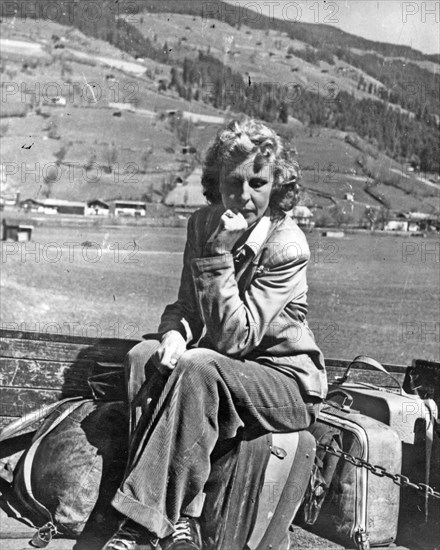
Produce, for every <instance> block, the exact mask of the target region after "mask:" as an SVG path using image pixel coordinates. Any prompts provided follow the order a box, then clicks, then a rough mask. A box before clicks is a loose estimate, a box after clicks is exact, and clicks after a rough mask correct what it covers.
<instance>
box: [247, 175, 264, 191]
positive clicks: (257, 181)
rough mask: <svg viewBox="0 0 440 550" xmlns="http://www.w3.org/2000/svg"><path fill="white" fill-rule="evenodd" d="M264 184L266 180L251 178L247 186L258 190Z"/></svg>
mask: <svg viewBox="0 0 440 550" xmlns="http://www.w3.org/2000/svg"><path fill="white" fill-rule="evenodd" d="M266 183H267V180H265V179H261V178H252V179H251V180H249V186H250V187H252V189H258V188H259V187H262V186H263V185H266Z"/></svg>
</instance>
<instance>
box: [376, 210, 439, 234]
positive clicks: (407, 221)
mask: <svg viewBox="0 0 440 550" xmlns="http://www.w3.org/2000/svg"><path fill="white" fill-rule="evenodd" d="M384 229H385V230H386V231H410V232H415V231H439V230H440V219H439V217H438V216H433V215H432V214H426V213H425V212H402V213H400V214H397V216H395V217H393V218H390V219H389V220H388V221H387V223H386V224H385V227H384Z"/></svg>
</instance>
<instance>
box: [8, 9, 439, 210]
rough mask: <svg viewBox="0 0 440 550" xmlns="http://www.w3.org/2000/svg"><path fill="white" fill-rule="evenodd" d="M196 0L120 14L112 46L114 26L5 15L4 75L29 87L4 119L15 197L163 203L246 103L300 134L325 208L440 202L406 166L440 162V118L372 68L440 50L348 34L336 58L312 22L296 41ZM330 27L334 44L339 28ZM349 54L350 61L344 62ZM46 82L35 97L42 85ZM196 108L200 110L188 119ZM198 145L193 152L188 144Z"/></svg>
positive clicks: (426, 177)
mask: <svg viewBox="0 0 440 550" xmlns="http://www.w3.org/2000/svg"><path fill="white" fill-rule="evenodd" d="M185 4H187V3H186V2H184V3H178V4H176V3H175V2H162V3H161V4H160V5H159V4H157V3H156V2H153V3H152V2H145V3H142V7H143V8H146V9H149V10H150V11H147V12H143V13H139V14H138V15H136V16H135V17H133V16H132V17H130V18H129V17H126V16H125V17H124V16H123V15H121V16H120V17H119V19H118V18H116V22H114V21H113V23H114V24H115V25H116V28H117V29H118V32H117V33H116V35H117V36H115V35H112V34H111V33H107V38H108V39H109V41H110V42H112V43H110V42H109V41H108V40H104V39H102V38H99V37H96V36H94V35H102V34H103V33H104V30H105V26H103V25H100V26H99V28H95V29H90V28H84V31H87V32H90V34H88V35H86V34H84V33H83V32H81V31H80V30H78V28H75V27H72V26H65V25H60V24H58V23H54V22H49V21H39V22H38V25H33V24H32V21H30V20H28V21H20V20H19V19H4V20H3V23H2V36H3V40H2V71H3V74H4V76H6V77H7V81H9V82H16V83H18V90H15V89H11V90H12V91H11V92H10V93H9V92H8V95H7V101H6V102H5V104H4V107H6V109H3V111H4V113H3V118H2V122H1V135H2V138H1V142H2V143H1V145H2V147H1V149H2V151H1V158H2V162H8V163H15V164H14V165H13V166H12V164H11V167H9V168H8V173H7V178H3V179H2V193H3V194H4V195H11V194H13V193H14V192H16V191H20V192H21V194H22V196H23V197H24V196H33V197H35V196H39V195H43V196H52V197H57V198H69V199H91V198H98V197H99V198H104V199H111V198H117V197H121V198H130V199H137V198H143V199H145V200H149V201H158V200H161V198H164V197H165V196H166V193H167V191H168V190H169V189H171V188H172V186H173V182H174V181H175V179H176V176H178V175H180V176H181V177H183V178H184V177H185V176H186V175H187V174H189V173H190V172H191V171H192V169H193V168H194V167H195V166H196V165H197V163H198V162H199V161H200V158H201V157H202V156H203V153H204V150H205V149H206V147H207V145H208V143H209V141H210V139H212V137H213V136H214V134H215V131H216V128H217V126H216V124H212V122H213V121H217V120H218V121H220V120H222V119H223V118H224V117H226V118H227V117H231V116H233V115H234V112H236V113H238V112H240V111H244V112H247V113H248V114H253V115H254V116H260V117H261V118H264V119H265V120H268V121H270V122H271V123H272V124H273V125H275V126H276V127H277V129H278V131H279V132H280V133H281V134H284V135H285V137H287V139H288V140H290V141H292V143H294V145H295V146H296V149H297V151H298V157H299V160H300V162H301V164H302V166H303V173H304V177H303V184H304V186H305V187H306V188H307V189H308V191H307V193H306V194H305V196H304V201H305V202H306V203H308V204H310V205H312V206H313V205H314V206H317V207H318V208H323V209H326V208H330V207H333V206H334V205H335V204H338V203H341V204H342V208H348V209H349V210H350V213H351V214H350V215H351V217H352V218H353V219H355V220H358V219H360V218H361V217H362V216H363V215H364V212H365V208H366V206H367V205H368V206H373V207H376V208H386V209H391V210H422V211H426V212H430V213H435V212H438V211H440V204H439V189H440V187H439V185H438V176H436V175H435V174H434V170H430V172H429V173H426V174H418V173H409V172H408V170H407V168H408V164H407V161H409V160H411V159H412V160H413V161H414V162H419V163H420V164H423V162H424V163H425V165H428V166H429V167H430V168H432V164H433V160H432V159H433V158H435V162H437V165H438V158H437V157H435V154H436V142H435V140H434V138H435V136H436V135H437V134H438V128H436V127H435V125H434V126H433V124H432V123H433V120H432V116H431V115H429V116H428V114H427V113H426V109H425V113H424V114H423V115H422V114H420V113H413V112H412V111H410V110H409V109H405V108H403V107H402V106H399V105H397V103H395V104H391V103H390V102H389V101H385V100H383V99H381V98H380V97H379V95H380V94H379V90H383V89H386V86H385V84H384V82H383V80H384V79H383V77H381V78H382V80H380V79H379V78H376V77H374V76H372V75H371V74H370V73H373V72H374V71H373V70H371V69H370V65H374V63H373V61H374V59H375V57H377V56H383V55H384V54H385V53H388V54H391V53H392V54H394V55H396V56H403V55H406V56H407V57H408V56H409V57H411V59H412V60H413V61H412V63H414V64H417V65H414V66H415V67H417V70H419V71H422V72H423V75H426V74H429V75H431V76H432V75H434V77H436V74H435V73H434V72H433V70H435V67H436V66H437V65H436V63H435V60H434V59H433V56H423V54H420V52H415V50H411V51H410V52H409V51H407V50H406V49H401V48H400V47H397V46H396V48H395V49H391V50H389V49H387V47H388V46H389V45H384V47H382V46H381V45H377V44H376V46H375V47H376V50H374V48H372V44H371V43H370V41H363V39H359V40H355V39H356V38H357V37H352V38H350V40H351V42H350V40H349V39H348V38H347V37H344V36H345V35H344V33H342V31H340V32H341V33H342V35H341V36H342V38H341V40H342V42H337V41H335V42H334V45H338V47H341V46H340V45H341V44H342V43H343V42H344V41H345V42H344V44H345V47H346V46H347V44H349V45H350V47H351V46H353V48H352V49H347V48H346V49H345V50H344V52H345V53H344V54H342V53H341V54H340V55H341V57H337V56H336V54H335V55H334V56H333V58H332V59H330V58H328V57H327V61H324V60H322V59H319V56H322V54H321V53H319V51H318V49H316V48H315V49H312V48H314V46H312V45H311V44H312V42H313V40H314V38H313V37H314V36H315V35H314V32H312V33H311V34H310V33H309V34H308V35H307V36H306V35H302V34H301V32H298V33H297V35H298V37H299V38H295V39H292V38H291V36H289V35H286V31H282V30H280V29H278V28H274V29H268V28H265V29H259V28H251V27H248V26H245V25H240V26H237V25H235V26H231V25H230V24H229V23H228V22H225V21H220V20H219V19H206V18H204V19H203V18H200V14H199V12H198V13H197V14H195V13H188V11H190V12H191V10H194V3H189V6H190V8H188V6H187V8H185ZM165 9H168V10H172V9H173V10H174V12H167V13H164V10H165ZM185 9H186V13H176V12H183V11H185ZM109 21H111V18H109ZM127 21H130V22H127ZM109 24H110V23H109ZM78 26H81V25H78ZM83 26H84V25H83ZM275 26H276V25H275ZM311 27H313V29H314V30H316V29H315V27H316V26H314V25H312V26H311ZM311 27H310V28H311ZM329 29H331V30H329ZM329 29H327V30H326V31H325V32H324V35H323V37H324V38H325V37H327V38H325V40H330V38H329V37H330V36H331V33H333V32H334V31H335V32H336V30H335V29H333V28H332V27H329ZM107 30H108V29H107ZM129 31H130V32H131V31H134V33H133V35H132V34H130V33H129ZM127 33H128V34H127ZM336 34H337V35H338V36H339V34H340V33H339V31H338V32H337V33H336ZM345 34H346V33H345ZM348 36H349V37H350V36H352V35H348ZM133 37H134V38H133ZM300 38H301V39H300ZM306 38H307V41H306ZM324 38H322V40H324ZM333 38H334V37H333ZM335 40H336V39H335ZM143 41H147V42H148V43H149V44H150V46H151V47H150V49H149V50H148V51H145V50H142V47H143V46H145V44H146V43H147V42H143ZM347 41H348V42H347ZM114 43H119V45H120V46H122V47H123V49H120V48H118V47H116V46H115V45H114ZM322 44H324V42H321V45H322ZM373 44H374V43H373ZM165 45H166V48H165ZM5 46H6V47H5ZM355 46H356V47H355ZM360 46H362V47H364V48H369V51H370V52H371V50H374V51H375V53H374V56H375V57H374V56H373V57H374V59H373V61H371V60H370V61H371V63H370V64H366V67H365V70H364V69H363V68H361V67H359V66H357V65H356V64H357V58H359V57H362V58H364V57H365V55H364V54H362V55H361V54H360V53H359V52H360V50H359V47H360ZM139 48H141V49H140V50H139ZM399 48H400V49H399ZM127 50H133V51H132V52H131V53H133V54H135V55H131V54H130V53H128V51H127ZM141 52H143V55H142V56H141V55H140V53H141ZM332 55H333V54H332ZM350 55H351V56H352V58H350V62H351V63H349V62H348V61H346V60H344V59H342V58H343V57H344V56H345V57H346V58H348V57H349V56H350ZM369 55H370V56H371V55H373V54H371V53H370V54H369ZM428 57H429V59H428ZM369 59H370V58H369ZM399 59H400V61H401V60H402V59H401V58H398V57H396V58H393V60H392V61H393V62H394V61H396V62H398V61H399ZM358 65H359V64H358ZM377 76H380V75H377ZM437 76H438V75H437ZM216 79H218V80H216ZM49 83H52V86H51V87H50V86H49ZM268 83H271V85H270V86H269V85H268ZM232 84H233V85H234V87H232V88H231V85H232ZM38 86H40V89H39V90H40V93H39V94H37V96H38V95H39V98H38V101H36V94H35V93H34V94H32V93H31V92H32V90H35V89H38ZM45 86H46V87H45ZM228 86H229V88H228ZM36 87H37V88H36ZM23 90H24V91H23ZM249 90H251V91H252V94H254V95H249ZM381 93H382V94H383V92H381ZM258 94H260V95H258ZM283 94H284V96H283ZM58 97H63V98H64V101H65V102H66V103H65V105H63V106H60V105H59V104H57V103H56V102H57V101H58V100H57V98H58ZM268 98H269V99H268ZM437 101H438V98H437ZM407 107H411V106H410V105H407ZM175 112H177V115H174V114H173V113H175ZM180 112H181V113H182V114H179V113H180ZM191 113H192V114H194V113H197V114H200V115H201V116H202V119H201V120H198V121H197V122H195V123H194V122H190V121H189V120H188V117H189V116H190V115H191ZM368 113H369V114H370V116H368ZM423 117H424V118H423ZM426 128H427V129H428V130H427V131H424V130H426ZM435 132H437V134H436V133H435ZM356 134H359V136H362V137H363V139H360V138H359V137H356ZM351 135H353V136H355V138H356V139H347V136H351ZM405 140H406V141H405ZM188 144H190V145H192V146H194V147H195V149H196V150H197V153H196V154H195V155H194V154H188V153H187V152H186V150H185V149H184V146H185V145H188ZM29 145H31V146H30V147H29V148H28V146H29ZM402 148H403V149H405V150H406V155H402ZM379 151H380V153H379ZM416 151H418V152H419V153H420V154H418V153H417V152H416ZM386 153H387V154H386ZM392 157H394V159H393V158H392ZM23 159H25V161H26V163H27V164H29V165H30V166H31V167H32V166H34V167H35V166H36V163H39V164H40V170H39V174H38V176H39V177H35V175H32V174H31V173H28V174H26V173H25V174H23V167H22V163H23ZM50 164H52V165H54V164H55V168H54V167H53V166H52V167H50V170H49V169H48V168H47V167H49V165H50ZM15 167H17V169H15ZM44 167H46V168H44ZM97 167H98V168H97ZM430 180H431V181H430ZM347 195H352V198H351V199H349V201H350V202H349V203H347Z"/></svg>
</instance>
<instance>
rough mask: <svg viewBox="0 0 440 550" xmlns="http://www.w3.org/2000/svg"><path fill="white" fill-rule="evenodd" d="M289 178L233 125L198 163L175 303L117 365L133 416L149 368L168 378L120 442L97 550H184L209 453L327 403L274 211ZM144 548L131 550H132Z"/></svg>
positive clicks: (287, 201)
mask: <svg viewBox="0 0 440 550" xmlns="http://www.w3.org/2000/svg"><path fill="white" fill-rule="evenodd" d="M298 172H299V168H298V165H297V164H296V162H295V161H292V160H290V159H289V155H288V153H287V152H286V151H285V150H284V149H283V145H282V143H281V140H280V138H279V137H278V136H277V135H276V134H275V132H273V131H272V130H271V129H269V128H268V127H267V126H265V125H264V124H262V123H260V122H257V121H255V120H252V119H247V118H246V119H244V120H241V121H238V120H236V121H233V122H231V123H230V124H228V125H227V126H226V127H225V128H224V129H222V130H221V131H219V133H218V135H217V138H216V140H215V142H214V143H213V145H212V146H211V148H210V149H209V151H208V153H207V156H206V161H205V166H204V172H203V176H202V185H203V188H204V194H205V196H206V198H207V200H208V202H209V203H210V206H207V207H204V208H202V209H200V210H198V211H197V212H196V213H195V214H194V215H193V216H192V217H191V219H190V220H189V223H188V237H187V243H186V247H185V253H184V265H183V271H182V276H181V282H180V289H179V293H178V299H177V301H176V302H175V303H174V304H172V305H169V306H167V307H166V309H165V311H164V313H163V315H162V319H161V323H160V326H159V335H158V339H150V340H146V341H144V342H141V343H140V344H138V345H137V346H136V347H134V348H133V350H132V351H131V352H130V353H129V355H128V358H127V364H128V369H129V370H128V372H129V378H128V391H129V399H130V402H131V403H132V406H133V405H134V404H135V402H134V398H135V396H136V394H138V392H139V390H140V388H141V386H142V385H143V384H144V382H145V381H146V380H147V378H149V377H150V374H149V373H150V372H151V369H152V368H157V369H159V371H160V372H162V373H165V374H166V375H167V379H166V382H165V384H164V387H163V389H162V391H161V394H160V397H159V398H158V400H157V401H156V402H155V403H154V404H152V403H151V402H149V395H148V392H145V391H141V392H139V394H138V398H137V399H138V401H140V402H141V404H142V405H143V406H144V407H145V405H146V404H147V401H148V402H149V410H148V414H146V413H145V412H144V415H143V416H142V417H141V419H140V421H139V423H138V425H137V429H136V431H135V433H134V436H133V438H132V443H131V447H130V457H129V465H128V468H127V472H126V477H125V480H124V482H123V483H122V485H121V487H120V490H119V491H118V493H117V494H116V496H115V499H114V501H113V504H114V506H115V507H116V508H117V509H118V510H119V511H120V512H121V513H122V514H123V515H124V516H126V518H127V519H126V521H125V522H123V524H122V525H121V527H120V529H119V531H118V532H117V533H115V535H114V536H113V537H112V539H111V540H110V541H109V542H108V543H107V544H106V545H105V546H104V549H103V550H136V549H139V548H141V547H142V548H156V547H157V548H161V549H164V550H177V549H179V550H189V549H191V550H197V549H200V548H201V540H200V527H199V524H198V518H199V517H200V514H201V511H202V507H203V500H204V494H203V488H204V485H205V483H206V481H207V479H208V476H209V473H210V456H211V453H212V451H213V449H214V447H215V446H216V444H217V443H218V442H221V441H224V440H228V439H232V438H235V437H238V436H243V435H246V437H249V436H250V437H254V436H259V435H262V434H264V433H267V432H289V431H290V432H291V431H296V430H302V429H305V428H307V427H308V426H309V425H310V424H311V423H312V422H313V420H314V419H315V417H316V414H317V412H318V409H319V403H320V402H321V401H322V399H323V398H324V397H325V394H326V390H327V382H326V374H325V368H324V361H323V357H322V354H321V352H320V350H319V348H318V347H317V345H316V343H315V341H314V338H313V335H312V333H311V331H310V329H309V327H308V325H307V322H306V320H305V317H306V313H307V301H306V294H307V283H306V265H307V263H308V259H309V255H310V254H309V248H308V246H307V241H306V239H305V237H304V234H303V233H302V231H301V230H300V229H299V228H298V226H297V225H296V224H295V222H293V221H292V220H291V219H290V218H289V217H286V215H285V214H284V211H283V210H288V209H290V208H292V206H293V205H294V203H295V202H296V198H297V190H298V184H297V180H298V176H299V173H298ZM142 544H143V545H144V546H141V545H142Z"/></svg>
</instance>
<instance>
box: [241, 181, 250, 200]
mask: <svg viewBox="0 0 440 550" xmlns="http://www.w3.org/2000/svg"><path fill="white" fill-rule="evenodd" d="M250 198H251V188H250V186H249V183H248V181H247V180H245V181H244V182H243V184H242V186H241V189H240V199H241V201H242V203H243V204H246V203H247V202H248V201H249V200H250Z"/></svg>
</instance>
